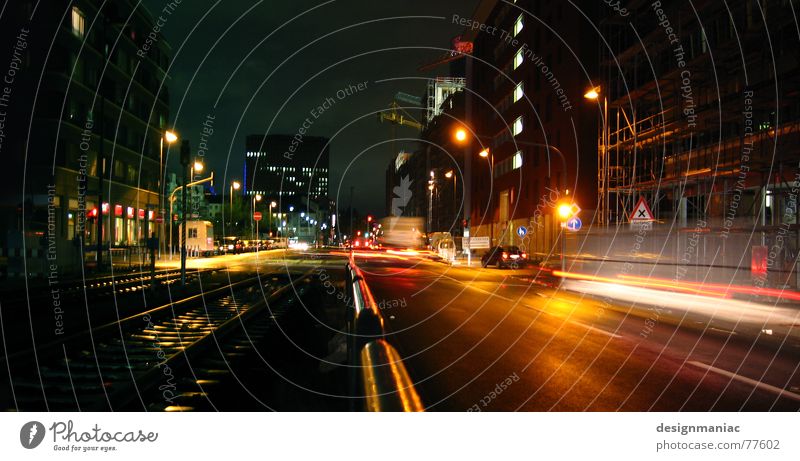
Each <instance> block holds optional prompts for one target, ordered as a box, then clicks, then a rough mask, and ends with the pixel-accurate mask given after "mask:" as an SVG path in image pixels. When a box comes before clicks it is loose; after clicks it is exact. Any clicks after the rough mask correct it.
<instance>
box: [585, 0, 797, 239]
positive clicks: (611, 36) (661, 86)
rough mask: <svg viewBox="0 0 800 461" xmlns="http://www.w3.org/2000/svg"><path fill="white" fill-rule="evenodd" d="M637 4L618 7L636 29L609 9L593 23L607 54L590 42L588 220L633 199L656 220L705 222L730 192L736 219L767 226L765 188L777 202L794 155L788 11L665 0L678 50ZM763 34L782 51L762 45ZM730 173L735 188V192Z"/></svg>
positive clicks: (608, 217)
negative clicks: (594, 157)
mask: <svg viewBox="0 0 800 461" xmlns="http://www.w3.org/2000/svg"><path fill="white" fill-rule="evenodd" d="M640 3H642V2H632V5H631V7H630V8H629V9H630V10H631V11H638V12H639V13H638V14H637V15H636V16H635V17H634V18H633V22H634V23H635V24H636V29H634V28H632V27H630V24H629V23H628V22H627V21H625V22H622V21H619V19H618V18H614V17H612V16H609V17H608V18H606V19H605V20H604V21H603V25H602V30H603V33H604V36H605V37H606V39H607V42H608V44H609V46H610V47H611V50H609V49H608V47H606V46H605V44H603V45H601V46H600V55H601V70H602V83H601V88H602V89H603V97H604V98H606V100H605V104H607V109H605V110H604V111H603V112H604V115H603V116H602V118H603V119H604V120H603V123H601V126H602V127H603V128H601V133H600V134H599V135H598V188H599V190H598V217H597V219H598V222H599V223H600V224H602V225H615V224H616V225H619V224H621V223H625V222H627V221H628V213H629V212H630V211H631V209H632V207H633V206H634V205H635V203H636V201H637V200H638V199H639V197H645V199H646V200H647V201H648V202H649V203H650V204H651V207H652V209H653V212H654V213H655V215H656V217H657V218H658V219H660V220H661V221H662V222H668V221H670V220H672V219H676V220H677V223H678V225H679V226H685V225H687V221H688V220H691V219H692V218H694V219H702V220H703V221H708V220H712V221H713V220H714V219H717V218H724V217H725V214H726V213H725V210H726V209H727V208H729V205H730V203H731V198H732V197H731V194H732V192H736V193H739V194H741V193H742V192H744V193H745V194H747V196H748V200H747V202H748V206H747V207H744V209H739V210H738V214H737V218H744V217H745V216H748V217H749V218H750V220H751V221H752V222H753V223H755V224H761V225H765V224H769V223H768V222H767V221H769V220H770V219H771V220H772V221H773V222H774V221H775V215H776V214H777V213H775V212H772V213H769V212H768V210H766V208H767V207H769V206H770V200H769V198H768V196H770V195H772V196H773V198H777V195H779V194H782V196H783V201H782V202H781V203H785V202H787V201H788V198H787V197H786V195H787V192H786V190H787V187H785V186H786V185H787V183H788V179H787V178H791V177H793V175H794V174H795V172H796V170H797V164H798V159H800V111H798V110H797V107H798V105H799V104H800V98H798V93H797V91H796V88H798V87H800V81H799V79H798V75H799V74H800V73H798V72H797V70H798V59H797V56H796V53H795V52H790V51H789V50H793V49H796V47H795V45H792V43H795V44H796V39H797V37H796V34H795V36H794V40H795V42H792V43H786V41H787V37H791V34H788V33H786V31H787V30H788V28H790V27H794V26H793V23H792V15H791V12H790V11H786V6H782V5H780V4H777V3H773V4H769V5H768V6H767V7H766V10H765V16H766V17H767V18H769V22H768V26H767V25H765V24H764V23H763V21H761V22H759V21H758V20H756V19H757V18H756V16H754V12H753V11H751V8H750V7H749V6H747V5H745V3H742V4H740V5H738V6H736V7H732V11H731V14H729V13H728V11H727V10H726V9H725V8H724V5H718V4H717V3H718V2H712V1H701V2H695V5H694V6H695V8H697V12H693V11H692V10H691V8H690V6H689V5H688V4H686V3H685V2H674V1H673V2H667V1H665V2H663V3H664V4H665V11H666V12H667V15H668V17H669V19H670V20H671V21H672V26H673V27H674V29H675V30H676V31H678V37H679V38H680V46H682V49H681V50H680V53H678V52H676V45H675V44H670V43H669V41H668V40H667V39H666V37H665V32H664V28H663V27H662V26H661V25H660V24H658V23H656V22H655V21H656V16H655V15H654V14H652V12H651V11H649V10H648V9H647V8H640V9H638V10H637V9H636V6H637V5H638V4H640ZM640 6H641V5H640ZM756 13H757V12H756ZM698 14H699V17H702V18H703V24H702V26H701V25H700V24H698V23H697V17H698ZM637 30H639V31H641V30H648V31H650V32H649V33H647V34H645V35H644V36H640V35H639V34H638V33H637ZM767 34H768V35H770V36H771V38H772V40H773V43H775V42H780V41H781V40H782V44H781V47H782V49H785V50H786V51H785V52H783V53H774V54H773V53H768V52H765V51H764V42H765V39H764V37H765V35H767ZM679 64H680V65H679ZM776 81H780V85H781V89H778V86H777V85H776ZM776 91H781V93H779V94H776ZM748 95H749V96H748ZM748 100H750V102H749V104H750V105H751V106H752V107H751V108H750V109H749V110H748V109H747V106H748V102H747V101H748ZM601 104H603V101H601ZM746 112H747V113H749V115H748V114H745V113H746ZM748 123H749V124H750V126H751V128H752V130H751V131H748V129H747V125H748ZM741 178H744V182H743V183H738V184H740V185H743V189H744V191H735V189H734V188H733V186H734V185H735V184H737V181H739V180H740V179H741ZM772 208H773V210H775V209H781V208H778V207H777V206H775V205H773V206H772ZM775 224H777V222H775ZM692 225H693V224H692Z"/></svg>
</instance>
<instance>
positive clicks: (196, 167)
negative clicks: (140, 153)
mask: <svg viewBox="0 0 800 461" xmlns="http://www.w3.org/2000/svg"><path fill="white" fill-rule="evenodd" d="M190 152H191V151H190V149H189V141H188V140H184V141H183V142H182V143H181V165H183V189H182V190H181V196H182V202H183V203H182V211H183V213H181V286H186V238H187V234H188V233H187V230H186V214H187V211H188V210H187V208H188V204H187V199H188V196H189V179H188V177H187V174H188V175H189V177H191V178H192V179H194V173H195V172H197V173H200V172H201V171H203V164H202V163H200V162H198V161H195V162H194V163H193V164H192V166H191V168H187V166H188V163H189V161H188V160H189V155H190Z"/></svg>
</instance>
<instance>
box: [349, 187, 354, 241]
mask: <svg viewBox="0 0 800 461" xmlns="http://www.w3.org/2000/svg"><path fill="white" fill-rule="evenodd" d="M353 189H354V187H353V186H350V238H351V239H352V238H353Z"/></svg>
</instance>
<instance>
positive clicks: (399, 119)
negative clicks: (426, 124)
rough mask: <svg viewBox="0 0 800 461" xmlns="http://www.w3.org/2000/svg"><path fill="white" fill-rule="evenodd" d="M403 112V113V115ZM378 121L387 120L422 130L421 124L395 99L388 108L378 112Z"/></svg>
mask: <svg viewBox="0 0 800 461" xmlns="http://www.w3.org/2000/svg"><path fill="white" fill-rule="evenodd" d="M404 114H405V115H404ZM378 121H380V122H381V123H383V122H389V123H393V124H395V125H401V126H403V125H405V126H409V127H411V128H416V129H418V130H420V131H422V124H421V123H419V122H418V121H416V120H414V118H413V117H412V116H411V115H409V114H408V112H406V111H405V109H403V108H402V107H401V106H400V105H399V104H397V101H392V103H391V104H389V109H388V110H384V111H381V112H379V113H378Z"/></svg>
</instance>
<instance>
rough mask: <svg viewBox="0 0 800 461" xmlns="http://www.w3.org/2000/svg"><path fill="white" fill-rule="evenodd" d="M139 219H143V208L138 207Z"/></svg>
mask: <svg viewBox="0 0 800 461" xmlns="http://www.w3.org/2000/svg"><path fill="white" fill-rule="evenodd" d="M139 219H144V210H143V209H141V208H139Z"/></svg>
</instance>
